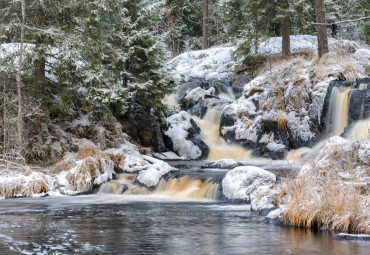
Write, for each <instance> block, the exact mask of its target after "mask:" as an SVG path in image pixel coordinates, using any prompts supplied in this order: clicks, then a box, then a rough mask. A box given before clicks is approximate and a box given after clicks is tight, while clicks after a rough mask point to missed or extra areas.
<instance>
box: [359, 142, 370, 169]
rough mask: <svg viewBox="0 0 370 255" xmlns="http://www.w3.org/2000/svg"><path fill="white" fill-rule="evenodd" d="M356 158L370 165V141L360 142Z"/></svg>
mask: <svg viewBox="0 0 370 255" xmlns="http://www.w3.org/2000/svg"><path fill="white" fill-rule="evenodd" d="M358 158H359V159H360V160H361V161H362V162H363V163H364V164H368V165H370V140H366V141H362V142H361V143H360V147H359V150H358Z"/></svg>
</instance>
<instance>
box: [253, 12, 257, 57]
mask: <svg viewBox="0 0 370 255" xmlns="http://www.w3.org/2000/svg"><path fill="white" fill-rule="evenodd" d="M257 25H258V14H257V13H256V15H255V24H254V52H255V54H258V28H257Z"/></svg>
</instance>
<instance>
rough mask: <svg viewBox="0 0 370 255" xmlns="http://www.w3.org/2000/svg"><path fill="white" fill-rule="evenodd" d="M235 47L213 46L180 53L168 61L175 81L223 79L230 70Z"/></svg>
mask: <svg viewBox="0 0 370 255" xmlns="http://www.w3.org/2000/svg"><path fill="white" fill-rule="evenodd" d="M234 51H235V47H228V46H226V47H224V46H221V47H213V48H210V49H207V50H198V51H189V52H185V53H182V54H181V55H179V56H177V57H176V58H174V59H173V60H171V61H170V62H169V63H168V66H169V67H170V68H171V73H172V75H173V77H174V79H175V80H176V81H182V80H184V81H189V80H190V79H192V78H203V79H206V80H212V79H218V80H221V79H224V78H227V77H228V75H229V74H230V73H231V72H232V68H233V61H232V52H234Z"/></svg>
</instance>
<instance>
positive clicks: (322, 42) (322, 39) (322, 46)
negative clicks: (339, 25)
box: [315, 0, 329, 57]
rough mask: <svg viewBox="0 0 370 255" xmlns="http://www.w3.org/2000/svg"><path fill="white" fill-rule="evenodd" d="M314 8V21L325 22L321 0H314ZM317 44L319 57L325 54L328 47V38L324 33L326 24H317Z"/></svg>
mask: <svg viewBox="0 0 370 255" xmlns="http://www.w3.org/2000/svg"><path fill="white" fill-rule="evenodd" d="M315 10H316V22H317V23H325V12H324V3H323V0H316V1H315ZM317 45H318V54H319V57H322V55H324V54H326V53H327V52H328V51H329V48H328V38H327V34H326V25H322V24H321V25H320V24H319V25H317Z"/></svg>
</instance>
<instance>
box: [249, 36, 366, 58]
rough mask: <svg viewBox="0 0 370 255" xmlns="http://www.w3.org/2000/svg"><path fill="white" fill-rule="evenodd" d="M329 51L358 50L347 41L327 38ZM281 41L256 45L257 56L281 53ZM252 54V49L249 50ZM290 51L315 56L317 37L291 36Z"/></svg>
mask: <svg viewBox="0 0 370 255" xmlns="http://www.w3.org/2000/svg"><path fill="white" fill-rule="evenodd" d="M328 44H329V49H330V50H336V49H338V48H339V47H344V48H348V47H353V48H355V49H356V48H359V46H358V45H357V43H355V42H353V41H348V40H336V39H334V38H328ZM281 48H282V39H281V37H271V38H269V39H267V40H266V41H263V42H261V43H260V44H259V45H258V53H259V54H279V53H281ZM251 50H252V53H254V48H252V49H251ZM290 51H291V52H292V53H299V52H302V51H312V52H313V53H315V54H317V37H316V36H313V35H291V36H290Z"/></svg>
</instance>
